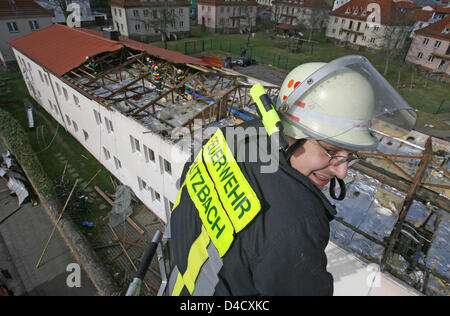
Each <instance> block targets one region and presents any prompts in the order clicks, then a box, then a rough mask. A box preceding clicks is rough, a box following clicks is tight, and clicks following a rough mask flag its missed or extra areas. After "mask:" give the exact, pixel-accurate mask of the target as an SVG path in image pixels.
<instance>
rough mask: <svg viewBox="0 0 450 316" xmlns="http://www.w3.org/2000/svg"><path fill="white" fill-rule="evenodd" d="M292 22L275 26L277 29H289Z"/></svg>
mask: <svg viewBox="0 0 450 316" xmlns="http://www.w3.org/2000/svg"><path fill="white" fill-rule="evenodd" d="M292 27H293V26H292V24H278V25H277V28H278V29H283V30H290V29H292Z"/></svg>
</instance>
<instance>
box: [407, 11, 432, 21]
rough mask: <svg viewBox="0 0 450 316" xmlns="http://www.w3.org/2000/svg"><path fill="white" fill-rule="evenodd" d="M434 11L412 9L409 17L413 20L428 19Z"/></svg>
mask: <svg viewBox="0 0 450 316" xmlns="http://www.w3.org/2000/svg"><path fill="white" fill-rule="evenodd" d="M433 13H434V11H425V10H412V11H410V12H408V14H407V16H408V19H410V20H413V21H424V22H426V21H428V20H429V19H431V17H432V16H433Z"/></svg>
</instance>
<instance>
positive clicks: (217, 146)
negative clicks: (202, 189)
mask: <svg viewBox="0 0 450 316" xmlns="http://www.w3.org/2000/svg"><path fill="white" fill-rule="evenodd" d="M203 160H204V162H205V164H206V167H207V168H208V171H209V174H210V175H211V177H212V180H213V181H214V184H215V187H216V190H217V192H218V193H219V198H220V200H221V201H222V203H223V206H224V207H225V210H226V211H227V214H228V216H229V217H230V219H231V222H232V223H233V226H234V228H235V230H236V232H237V233H238V232H240V231H241V230H242V229H243V228H244V227H245V226H247V224H248V223H249V222H250V221H251V220H252V219H253V218H255V216H256V215H257V214H258V212H259V210H260V209H261V204H260V202H259V200H258V197H257V196H256V193H255V191H253V189H252V187H251V186H250V184H249V183H248V182H247V180H246V179H245V176H244V174H243V173H242V171H241V170H240V169H239V166H238V164H237V162H236V160H235V159H234V157H233V154H232V153H231V150H230V149H229V148H228V145H227V142H226V140H225V138H224V136H223V133H222V131H221V130H220V129H219V130H217V132H216V133H215V134H214V135H213V136H212V137H211V139H210V140H209V141H208V143H206V145H205V146H204V147H203Z"/></svg>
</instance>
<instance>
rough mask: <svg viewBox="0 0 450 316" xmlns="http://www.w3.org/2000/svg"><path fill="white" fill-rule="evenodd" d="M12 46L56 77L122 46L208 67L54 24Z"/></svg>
mask: <svg viewBox="0 0 450 316" xmlns="http://www.w3.org/2000/svg"><path fill="white" fill-rule="evenodd" d="M9 44H10V45H11V46H12V47H14V48H15V49H17V50H19V51H20V52H21V53H23V54H25V55H26V56H28V57H29V58H31V59H32V60H34V61H35V62H37V63H38V64H40V65H42V66H44V67H45V68H47V69H48V70H50V71H51V72H53V73H54V74H55V75H57V76H62V75H63V74H65V73H66V72H68V71H70V70H72V69H74V68H76V67H78V66H79V65H81V64H82V63H83V62H84V61H85V59H86V56H95V55H97V54H100V53H103V52H110V51H115V50H118V49H120V48H122V47H123V46H127V47H130V48H133V49H137V50H142V51H146V52H148V53H149V54H150V55H154V56H157V57H160V58H162V59H165V60H168V61H170V62H173V63H192V64H197V65H208V64H207V63H205V62H203V61H202V60H201V59H199V58H195V57H191V56H186V55H183V54H181V53H178V52H174V51H169V50H165V49H162V48H159V47H155V46H151V45H148V44H144V43H140V42H136V41H132V40H129V39H126V38H120V40H119V41H112V40H109V39H106V38H104V37H103V33H102V32H100V31H94V30H85V29H77V28H71V27H68V26H65V25H61V24H53V25H51V26H49V27H46V28H43V29H41V30H38V31H36V32H33V33H30V34H28V35H25V36H22V37H19V38H17V39H15V40H12V41H10V42H9Z"/></svg>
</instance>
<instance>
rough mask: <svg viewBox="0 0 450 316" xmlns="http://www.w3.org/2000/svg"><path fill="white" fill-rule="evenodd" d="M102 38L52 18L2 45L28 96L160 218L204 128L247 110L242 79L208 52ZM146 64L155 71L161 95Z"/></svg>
mask: <svg viewBox="0 0 450 316" xmlns="http://www.w3.org/2000/svg"><path fill="white" fill-rule="evenodd" d="M104 35H105V36H104ZM113 36H114V34H113ZM110 38H111V33H110V32H108V31H106V32H105V34H103V33H102V32H100V31H94V30H84V29H74V28H70V27H67V26H62V25H57V24H55V25H52V26H50V27H48V28H45V29H43V30H40V31H38V32H35V33H33V34H31V35H29V36H24V37H22V38H19V39H17V40H14V41H12V42H11V46H12V47H13V50H14V53H15V55H16V58H17V61H18V64H19V66H20V69H21V71H22V74H23V77H24V79H25V82H26V85H27V87H28V89H29V92H30V95H31V96H32V97H33V98H34V99H35V100H36V101H37V102H38V103H39V104H40V105H42V106H43V107H44V108H45V109H46V111H47V112H48V113H50V114H51V115H52V116H53V118H54V119H55V120H56V121H58V123H59V124H61V125H62V126H63V127H64V128H65V129H66V130H67V131H68V132H69V133H70V134H72V135H73V136H74V137H75V138H76V139H77V140H78V141H79V142H80V143H81V144H82V145H83V146H84V147H86V148H87V149H88V150H89V151H90V152H91V153H92V155H94V157H96V158H97V159H98V161H99V162H100V163H101V164H102V165H104V166H105V167H106V168H107V169H108V170H109V171H110V172H111V173H112V174H113V175H114V176H115V177H116V178H117V179H119V180H120V181H121V182H122V183H123V184H126V185H128V186H130V187H131V188H132V190H133V191H134V192H135V193H136V195H137V197H138V198H139V199H140V200H141V201H142V202H143V203H144V204H145V205H147V206H148V208H149V209H151V210H152V211H153V212H154V213H155V215H157V216H158V217H159V218H160V219H161V220H162V221H163V222H166V220H167V217H168V214H169V212H170V209H171V206H172V205H173V203H174V201H175V199H176V196H177V191H178V189H179V188H180V179H179V178H180V176H181V172H182V168H183V166H184V164H185V162H186V161H187V160H188V158H189V157H190V156H191V148H192V144H194V145H195V144H197V145H198V144H201V142H202V137H203V132H202V131H203V130H204V129H205V127H214V126H216V127H221V126H226V125H231V124H234V123H236V122H237V121H236V120H235V119H233V118H232V117H231V115H230V113H231V112H233V113H234V115H236V113H238V114H239V115H242V116H243V117H247V118H253V117H254V114H252V113H249V112H247V111H245V109H244V108H245V107H246V106H248V104H249V103H250V101H251V98H250V96H249V94H248V91H249V89H250V88H251V83H250V82H249V81H248V80H249V79H248V78H247V77H244V76H240V75H236V74H228V73H226V72H224V71H222V70H221V69H220V68H219V67H220V61H219V63H218V61H217V60H215V59H212V58H194V57H190V56H186V55H183V54H180V53H177V52H173V51H168V50H164V49H161V48H158V47H155V46H151V45H146V44H143V43H139V42H135V41H132V40H128V39H122V38H121V39H120V40H117V41H115V40H111V39H110ZM56 56H57V57H56ZM55 57H56V58H55ZM152 62H153V63H154V64H155V65H157V66H158V67H159V69H158V71H159V73H160V75H161V77H162V79H161V81H162V91H161V93H160V94H158V92H157V91H156V88H155V87H156V86H155V79H154V76H153V67H152ZM216 66H219V67H216ZM179 69H180V70H182V71H183V73H184V76H185V79H184V81H183V85H184V86H185V91H186V93H184V94H181V95H179V94H178V87H179V86H180V85H178V86H177V81H176V72H177V70H179ZM266 88H267V89H268V91H270V92H271V93H276V92H277V91H278V87H274V86H269V85H266ZM237 110H239V111H237ZM252 116H253V117H252ZM187 134H189V135H191V136H192V137H183V135H187ZM194 136H195V137H194ZM192 141H193V142H192ZM142 170H145V172H142Z"/></svg>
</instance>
